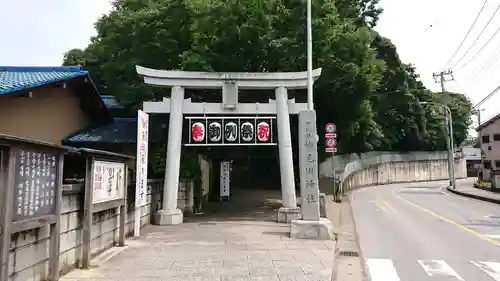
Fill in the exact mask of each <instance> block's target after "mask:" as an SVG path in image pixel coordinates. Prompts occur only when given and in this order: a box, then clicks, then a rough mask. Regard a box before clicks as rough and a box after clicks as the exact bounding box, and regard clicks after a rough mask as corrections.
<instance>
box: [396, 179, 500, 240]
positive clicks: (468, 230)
mask: <svg viewBox="0 0 500 281" xmlns="http://www.w3.org/2000/svg"><path fill="white" fill-rule="evenodd" d="M392 195H394V197H396V198H398V199H399V200H401V201H403V202H405V203H406V204H408V205H411V206H413V207H415V208H417V209H419V210H420V211H422V212H425V213H427V214H429V215H431V216H433V217H435V218H438V219H441V220H443V221H445V222H447V223H449V224H451V225H454V226H456V227H458V228H460V229H462V230H464V231H467V232H469V233H470V234H472V235H474V236H476V237H477V238H479V239H481V240H484V241H486V242H489V243H491V244H493V245H495V246H500V242H499V241H495V240H493V239H491V238H489V237H486V236H484V235H482V234H480V233H478V232H476V231H474V230H472V229H470V228H468V227H466V226H463V225H461V224H459V223H457V222H454V221H452V220H451V219H449V218H446V217H443V216H441V215H439V214H437V213H435V212H433V211H431V210H429V209H426V208H424V207H422V206H420V205H418V204H416V203H413V202H411V201H409V200H406V199H404V198H403V197H401V196H399V195H397V194H396V193H395V192H394V189H393V190H392Z"/></svg>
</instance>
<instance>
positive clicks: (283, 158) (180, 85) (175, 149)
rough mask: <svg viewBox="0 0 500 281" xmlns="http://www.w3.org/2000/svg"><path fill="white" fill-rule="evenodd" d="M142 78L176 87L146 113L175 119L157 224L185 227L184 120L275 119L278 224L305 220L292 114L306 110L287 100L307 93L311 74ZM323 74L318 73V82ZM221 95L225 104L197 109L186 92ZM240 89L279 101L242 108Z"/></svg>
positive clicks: (144, 71)
mask: <svg viewBox="0 0 500 281" xmlns="http://www.w3.org/2000/svg"><path fill="white" fill-rule="evenodd" d="M136 70H137V73H138V74H139V75H140V76H142V77H143V78H144V82H145V83H146V84H149V85H155V86H164V87H172V95H171V98H170V99H168V98H164V99H163V101H160V102H144V103H143V110H144V111H145V112H147V113H170V121H169V131H168V147H167V157H166V158H167V160H166V171H165V187H164V191H163V205H162V209H161V210H159V211H158V213H157V214H156V215H155V224H158V225H172V224H180V223H182V221H183V214H182V211H181V210H179V209H178V208H177V193H178V189H179V169H180V158H181V147H182V123H183V114H226V115H231V114H240V115H242V114H276V115H277V120H278V147H279V158H280V174H281V192H282V199H283V206H282V207H281V208H280V209H279V210H278V221H279V222H290V221H292V220H295V219H300V216H301V213H300V209H299V208H298V207H297V199H296V194H295V177H294V169H293V167H294V166H293V155H292V140H291V133H290V116H289V115H290V114H298V113H299V111H300V110H302V109H306V108H307V104H305V103H295V101H294V100H289V99H288V94H287V89H305V88H306V87H307V72H305V71H304V72H276V73H248V72H243V73H235V72H232V73H212V72H193V71H167V70H156V69H149V68H145V67H141V66H136ZM320 75H321V69H315V70H314V71H313V78H314V80H316V79H317V78H318V77H319V76H320ZM186 88H187V89H222V103H192V102H191V99H184V89H186ZM238 89H250V90H274V91H275V95H276V101H274V100H269V103H267V104H258V103H238Z"/></svg>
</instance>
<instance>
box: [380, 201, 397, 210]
mask: <svg viewBox="0 0 500 281" xmlns="http://www.w3.org/2000/svg"><path fill="white" fill-rule="evenodd" d="M382 204H384V205H385V206H386V207H387V209H389V210H390V211H393V212H396V209H394V207H392V206H391V205H390V204H389V202H387V201H382Z"/></svg>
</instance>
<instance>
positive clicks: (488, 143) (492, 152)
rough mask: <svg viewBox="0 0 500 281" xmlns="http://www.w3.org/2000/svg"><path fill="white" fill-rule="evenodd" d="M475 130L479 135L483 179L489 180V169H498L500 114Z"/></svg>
mask: <svg viewBox="0 0 500 281" xmlns="http://www.w3.org/2000/svg"><path fill="white" fill-rule="evenodd" d="M476 131H478V132H479V133H480V136H481V157H482V161H483V167H482V173H483V179H484V180H490V179H491V171H492V170H500V114H498V115H496V116H494V117H493V118H491V119H490V120H488V121H486V122H484V123H483V124H481V125H480V126H479V127H477V129H476Z"/></svg>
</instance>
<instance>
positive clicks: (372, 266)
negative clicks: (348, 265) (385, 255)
mask: <svg viewBox="0 0 500 281" xmlns="http://www.w3.org/2000/svg"><path fill="white" fill-rule="evenodd" d="M366 265H367V267H368V272H369V274H370V278H371V281H400V279H399V275H398V273H397V272H396V268H394V264H393V263H392V261H391V260H389V259H367V260H366Z"/></svg>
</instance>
